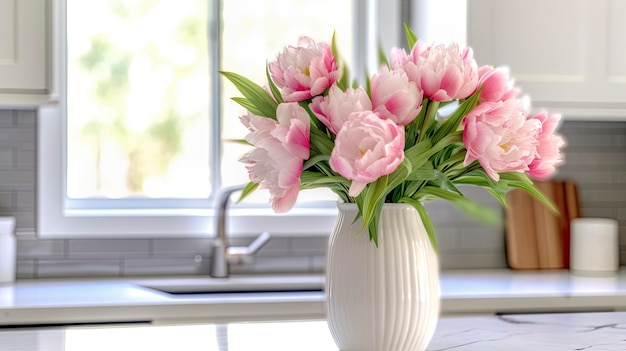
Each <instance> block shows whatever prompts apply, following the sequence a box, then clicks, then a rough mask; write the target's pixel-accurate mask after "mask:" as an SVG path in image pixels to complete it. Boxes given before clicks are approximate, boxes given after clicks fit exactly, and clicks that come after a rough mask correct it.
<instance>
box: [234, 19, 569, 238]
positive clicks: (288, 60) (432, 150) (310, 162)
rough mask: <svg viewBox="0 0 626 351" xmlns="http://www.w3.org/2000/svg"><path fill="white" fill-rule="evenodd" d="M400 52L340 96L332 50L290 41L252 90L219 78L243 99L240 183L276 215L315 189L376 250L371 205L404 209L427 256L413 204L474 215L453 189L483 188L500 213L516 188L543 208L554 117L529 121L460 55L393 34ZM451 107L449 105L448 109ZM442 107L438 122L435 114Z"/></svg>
mask: <svg viewBox="0 0 626 351" xmlns="http://www.w3.org/2000/svg"><path fill="white" fill-rule="evenodd" d="M405 29H406V33H407V38H408V44H409V47H410V48H411V50H410V52H409V53H407V52H406V51H405V50H403V49H394V50H393V51H392V52H391V54H390V56H389V60H388V62H383V63H382V64H381V66H380V69H379V71H378V72H376V73H375V74H373V75H372V76H371V77H368V79H367V82H366V84H365V85H364V86H359V85H358V84H356V83H355V84H352V85H349V83H348V79H349V78H348V77H347V76H346V75H345V74H343V72H342V67H344V66H343V64H342V63H341V62H340V61H339V58H338V55H337V52H336V50H335V49H334V45H330V44H327V43H316V42H315V41H313V40H312V39H310V38H301V39H300V40H299V42H298V44H297V46H288V47H287V48H285V49H284V51H283V52H282V53H280V54H278V56H277V58H276V60H275V61H273V62H270V63H269V64H268V67H267V72H266V73H267V77H268V80H267V85H266V86H265V87H261V86H259V85H257V84H255V83H253V82H251V81H250V80H248V79H246V78H244V77H242V76H240V75H238V74H235V73H232V72H222V74H223V75H224V76H225V77H226V78H228V79H229V80H230V81H231V82H232V83H233V84H235V86H236V87H237V88H238V89H239V91H240V92H241V93H242V95H243V96H244V97H242V98H234V100H235V101H237V102H238V103H239V104H240V105H242V106H243V107H244V108H246V110H247V111H248V113H247V114H246V115H244V116H242V117H241V121H242V123H243V124H244V125H245V126H246V127H247V128H248V130H249V134H248V135H247V136H246V141H247V142H248V143H249V144H251V145H252V147H253V148H252V149H251V151H249V152H248V153H247V154H245V155H244V156H243V157H242V158H241V161H242V162H243V163H244V164H245V166H246V168H247V170H248V172H249V176H250V183H249V184H248V186H247V187H246V189H245V190H244V193H243V194H242V197H245V196H246V195H247V194H249V193H250V192H251V191H254V190H255V189H257V188H262V189H268V190H269V193H270V196H271V199H270V201H271V203H272V207H273V209H274V210H275V211H276V212H279V213H280V212H287V211H289V210H290V209H291V208H292V207H293V206H294V204H295V203H296V201H297V198H298V194H299V192H300V190H302V189H313V188H319V187H327V188H329V189H331V190H332V191H333V192H335V193H336V194H337V195H338V196H339V198H340V199H341V200H342V201H344V202H353V203H356V204H357V205H358V208H359V212H360V214H361V216H362V217H363V223H364V230H365V229H369V235H370V239H371V240H372V241H374V242H375V243H377V239H378V238H377V225H376V223H377V218H378V216H379V214H380V211H381V208H382V205H383V203H385V202H403V203H408V204H411V205H412V206H414V207H415V208H416V209H417V211H418V213H419V214H420V216H421V218H422V220H423V221H424V223H425V225H426V228H427V229H428V231H429V235H430V237H431V241H432V242H433V245H435V247H436V242H435V237H434V233H433V226H432V223H431V221H430V218H429V216H428V214H427V212H426V210H425V208H424V207H423V202H424V201H427V200H431V199H436V198H441V199H444V200H449V201H451V202H453V203H454V204H456V205H458V207H459V208H460V209H463V210H471V211H472V213H473V214H474V215H475V214H476V213H482V211H481V210H480V206H478V205H477V204H475V203H473V202H472V201H471V200H469V199H468V198H466V197H465V196H464V195H463V193H462V192H461V191H460V190H459V189H458V187H457V185H459V184H469V185H475V186H480V187H484V188H487V189H488V190H489V192H490V193H491V194H492V195H493V196H495V197H496V198H497V199H498V200H500V201H501V202H502V203H503V204H504V205H506V200H505V195H506V192H507V191H508V190H510V189H512V188H521V189H524V190H526V191H528V192H529V193H531V194H532V195H534V196H535V197H537V198H539V199H540V200H542V201H544V202H545V203H547V204H548V205H550V203H549V201H548V200H547V199H546V198H545V197H544V196H543V195H542V194H541V193H540V192H539V191H537V189H536V188H535V187H534V185H533V182H532V179H546V178H548V177H550V176H551V175H552V174H553V173H554V172H555V170H556V167H557V166H558V165H560V164H561V163H563V157H562V154H561V149H562V147H563V146H564V144H565V140H564V139H563V137H561V136H560V135H558V134H556V130H557V128H558V124H559V122H560V116H559V115H549V114H548V113H547V112H545V111H542V112H540V113H538V114H537V115H534V116H531V115H530V106H529V99H528V98H527V97H524V96H520V89H518V88H517V87H515V86H514V84H513V80H512V79H511V78H510V76H509V72H508V70H507V69H506V68H494V67H491V66H483V67H480V68H479V67H478V65H477V63H476V61H475V60H474V57H473V52H472V49H471V48H464V49H462V48H460V47H459V46H458V45H456V44H451V45H447V46H446V45H441V44H439V45H428V44H426V43H424V42H422V41H418V40H417V39H416V37H415V35H414V34H413V33H412V32H411V30H410V29H409V28H408V27H406V26H405ZM449 105H452V106H449ZM444 106H447V107H448V109H449V108H450V107H453V108H454V110H453V111H454V112H452V113H451V114H449V115H447V116H442V115H441V110H440V108H442V107H444Z"/></svg>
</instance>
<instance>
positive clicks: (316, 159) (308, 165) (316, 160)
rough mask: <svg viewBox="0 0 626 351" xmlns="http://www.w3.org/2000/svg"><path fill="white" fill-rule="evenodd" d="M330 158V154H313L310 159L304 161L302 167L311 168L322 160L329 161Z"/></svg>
mask: <svg viewBox="0 0 626 351" xmlns="http://www.w3.org/2000/svg"><path fill="white" fill-rule="evenodd" d="M329 159H330V156H328V155H316V156H313V157H311V158H309V159H308V160H306V162H304V165H303V166H302V169H309V168H311V167H313V166H315V165H316V164H317V163H319V162H322V161H328V160H329Z"/></svg>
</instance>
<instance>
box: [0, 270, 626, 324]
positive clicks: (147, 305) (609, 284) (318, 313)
mask: <svg viewBox="0 0 626 351" xmlns="http://www.w3.org/2000/svg"><path fill="white" fill-rule="evenodd" d="M163 279H164V278H162V279H161V280H163ZM185 279H186V278H182V277H179V278H171V279H165V280H167V281H169V282H174V283H176V282H178V281H183V280H185ZM189 279H195V280H198V279H200V280H202V279H207V278H201V277H194V278H188V279H186V280H187V281H188V280H189ZM208 279H210V278H208ZM152 280H154V278H152V279H147V280H142V279H132V280H85V279H83V280H22V281H18V282H16V283H14V284H4V285H0V326H12V325H20V326H23V325H57V324H73V323H104V322H145V323H152V324H172V323H190V322H200V323H213V322H217V323H221V322H230V321H254V320H267V319H272V320H297V319H323V318H324V317H325V313H324V294H323V292H321V291H317V292H316V291H309V292H291V293H238V294H223V293H218V294H198V295H170V294H167V293H163V292H159V291H155V290H152V289H148V288H146V287H143V286H142V285H141V284H142V283H144V282H146V281H152ZM441 286H442V304H441V312H442V315H444V316H449V315H458V314H494V313H510V312H515V313H526V312H558V311H573V312H580V311H626V271H625V270H622V271H620V272H619V274H617V275H615V276H611V277H580V276H573V275H571V274H570V273H569V272H568V271H566V270H557V271H512V270H507V269H500V270H462V271H444V272H443V273H442V276H441Z"/></svg>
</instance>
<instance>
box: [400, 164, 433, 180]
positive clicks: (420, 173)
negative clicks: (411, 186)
mask: <svg viewBox="0 0 626 351" xmlns="http://www.w3.org/2000/svg"><path fill="white" fill-rule="evenodd" d="M432 179H435V167H434V166H433V163H432V162H430V161H426V162H424V163H422V165H421V166H420V167H419V168H418V169H414V170H412V171H411V174H409V176H408V177H407V178H406V180H432Z"/></svg>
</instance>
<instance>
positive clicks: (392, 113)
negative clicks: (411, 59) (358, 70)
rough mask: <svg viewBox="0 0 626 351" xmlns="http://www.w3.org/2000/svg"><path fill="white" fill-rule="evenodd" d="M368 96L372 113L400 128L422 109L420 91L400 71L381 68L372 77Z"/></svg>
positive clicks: (385, 67)
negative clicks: (370, 99) (369, 96)
mask: <svg viewBox="0 0 626 351" xmlns="http://www.w3.org/2000/svg"><path fill="white" fill-rule="evenodd" d="M370 94H371V95H372V108H373V111H374V112H376V113H377V114H378V115H379V116H380V117H381V118H383V119H389V120H392V121H394V122H395V123H396V124H398V125H401V126H403V125H407V124H409V123H411V121H413V120H414V119H415V117H417V115H418V114H419V112H420V110H421V109H422V99H423V96H422V91H421V90H420V89H419V88H418V86H417V84H416V83H415V82H411V81H409V77H408V76H407V75H406V73H404V72H403V71H401V70H397V71H389V69H388V68H387V66H382V67H381V69H380V71H379V72H378V74H377V75H374V76H373V77H372V81H371V83H370Z"/></svg>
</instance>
